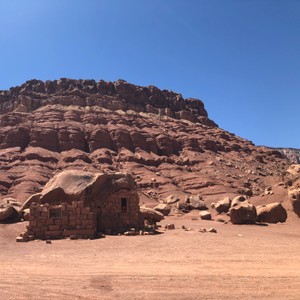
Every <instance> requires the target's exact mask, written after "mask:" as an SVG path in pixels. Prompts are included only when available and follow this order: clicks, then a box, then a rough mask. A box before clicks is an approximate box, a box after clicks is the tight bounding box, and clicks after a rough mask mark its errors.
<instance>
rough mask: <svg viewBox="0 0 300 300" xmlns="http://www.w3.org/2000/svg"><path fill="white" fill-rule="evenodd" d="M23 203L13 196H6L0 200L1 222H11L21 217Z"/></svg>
mask: <svg viewBox="0 0 300 300" xmlns="http://www.w3.org/2000/svg"><path fill="white" fill-rule="evenodd" d="M20 206H21V204H20V203H19V202H18V201H16V200H15V199H13V198H5V199H3V200H1V202H0V222H11V221H17V220H18V219H19V210H20Z"/></svg>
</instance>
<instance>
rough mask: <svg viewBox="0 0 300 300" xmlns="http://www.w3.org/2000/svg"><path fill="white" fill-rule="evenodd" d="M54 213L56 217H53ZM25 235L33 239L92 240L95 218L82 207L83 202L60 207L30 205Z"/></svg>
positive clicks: (89, 210)
mask: <svg viewBox="0 0 300 300" xmlns="http://www.w3.org/2000/svg"><path fill="white" fill-rule="evenodd" d="M55 212H56V214H57V215H56V216H53V214H54V213H55ZM27 233H28V235H29V237H31V238H35V239H56V238H65V237H72V236H76V237H78V238H92V237H94V236H95V233H96V216H95V214H94V213H93V212H91V209H90V207H84V203H83V201H74V202H72V204H61V205H49V204H47V203H46V204H37V203H32V204H31V206H30V215H29V226H27Z"/></svg>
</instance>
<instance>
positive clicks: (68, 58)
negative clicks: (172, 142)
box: [0, 0, 300, 148]
mask: <svg viewBox="0 0 300 300" xmlns="http://www.w3.org/2000/svg"><path fill="white" fill-rule="evenodd" d="M0 12H1V18H0V89H8V88H9V87H11V86H16V85H19V84H21V83H23V82H24V81H26V80H29V79H33V78H36V79H41V80H47V79H58V78H60V77H70V78H85V79H89V78H93V79H96V80H99V79H104V80H112V81H113V80H117V79H120V78H121V79H125V80H127V81H128V82H131V83H135V84H138V85H150V84H154V85H157V86H158V87H160V88H162V89H170V90H174V91H176V92H179V93H182V95H183V96H184V97H196V98H200V99H202V100H203V101H204V104H205V107H206V109H207V110H208V114H209V116H210V117H211V118H212V119H213V120H214V121H215V122H216V123H217V124H219V126H220V127H222V128H224V129H226V130H228V131H231V132H233V133H235V134H237V135H239V136H241V137H244V138H247V139H249V140H252V141H253V142H254V143H255V144H257V145H262V144H264V145H268V146H282V147H295V148H300V134H299V128H300V126H299V114H300V1H299V0H26V1H24V0H1V1H0Z"/></svg>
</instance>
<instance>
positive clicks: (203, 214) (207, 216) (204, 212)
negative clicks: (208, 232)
mask: <svg viewBox="0 0 300 300" xmlns="http://www.w3.org/2000/svg"><path fill="white" fill-rule="evenodd" d="M199 217H200V219H202V220H211V213H210V212H209V211H208V210H202V211H200V212H199Z"/></svg>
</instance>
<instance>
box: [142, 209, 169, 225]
mask: <svg viewBox="0 0 300 300" xmlns="http://www.w3.org/2000/svg"><path fill="white" fill-rule="evenodd" d="M140 212H141V214H142V216H143V218H144V219H145V220H147V221H148V222H150V223H156V222H160V221H161V220H163V219H164V215H163V214H162V213H160V212H159V211H157V210H155V209H152V208H149V207H144V206H141V207H140Z"/></svg>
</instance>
